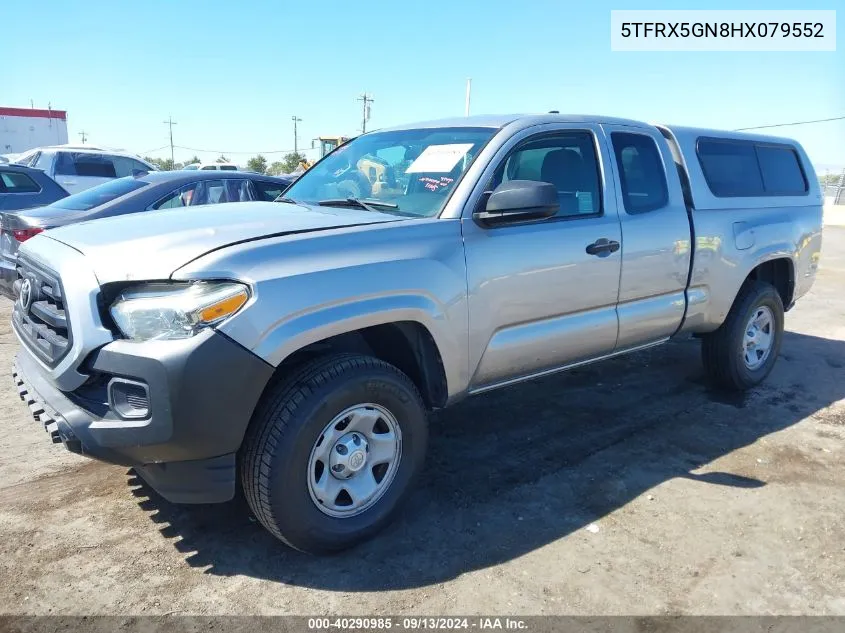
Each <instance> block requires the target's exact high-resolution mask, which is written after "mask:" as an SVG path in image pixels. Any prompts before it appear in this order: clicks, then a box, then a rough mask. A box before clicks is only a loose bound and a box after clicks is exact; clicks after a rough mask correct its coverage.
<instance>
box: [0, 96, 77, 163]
mask: <svg viewBox="0 0 845 633" xmlns="http://www.w3.org/2000/svg"><path fill="white" fill-rule="evenodd" d="M66 143H67V112H65V111H64V110H52V109H49V110H36V109H35V108H4V107H2V106H0V154H19V153H21V152H25V151H26V150H28V149H32V148H33V147H43V146H46V145H64V144H66Z"/></svg>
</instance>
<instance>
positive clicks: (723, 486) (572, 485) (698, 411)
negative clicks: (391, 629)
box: [0, 227, 845, 615]
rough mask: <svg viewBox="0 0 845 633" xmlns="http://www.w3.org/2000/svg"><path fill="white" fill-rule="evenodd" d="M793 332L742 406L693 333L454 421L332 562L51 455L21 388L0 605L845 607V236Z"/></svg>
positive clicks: (614, 609)
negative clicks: (399, 495) (373, 531)
mask: <svg viewBox="0 0 845 633" xmlns="http://www.w3.org/2000/svg"><path fill="white" fill-rule="evenodd" d="M9 309H10V304H9V302H7V301H5V300H3V303H2V305H0V322H2V325H0V356H2V363H4V364H5V366H6V367H8V368H10V366H11V359H12V356H13V355H14V353H15V350H16V346H17V344H16V342H15V340H14V336H13V335H12V333H11V332H10V329H9V327H8V325H7V323H8V317H9ZM787 330H788V332H787V334H786V337H785V341H784V345H783V349H782V353H781V358H780V360H779V362H778V364H777V366H776V368H775V370H774V372H773V373H772V375H771V376H770V378H769V379H768V381H767V382H766V383H765V384H764V385H763V386H761V387H759V388H758V389H756V390H754V391H753V392H751V393H750V394H747V395H746V396H743V397H727V396H725V395H724V394H720V393H717V392H712V391H710V390H709V389H708V387H707V386H706V384H705V383H704V381H703V375H702V369H701V363H700V361H699V346H698V343H697V341H695V340H693V339H684V340H679V341H676V342H673V343H671V344H669V345H666V346H664V347H662V348H658V349H655V350H651V351H648V352H643V353H640V354H637V355H634V356H631V357H628V358H621V359H617V360H613V361H609V362H606V363H604V364H600V365H594V366H591V367H586V368H581V369H578V370H575V371H572V372H570V373H567V374H564V375H559V376H556V377H551V378H548V379H544V380H541V381H538V382H535V383H532V384H525V385H521V386H518V387H513V388H511V389H509V390H502V391H499V392H496V393H492V394H489V395H485V396H479V397H476V398H472V399H469V400H467V401H466V402H464V403H462V404H461V405H459V406H457V407H456V408H454V409H451V410H449V411H446V412H442V413H440V414H438V415H436V416H435V417H434V419H432V422H431V424H432V441H431V445H430V450H429V459H428V463H427V467H426V472H425V478H424V481H423V483H422V486H421V487H420V489H418V491H417V492H416V493H415V494H414V495H413V496H412V497H411V499H410V501H409V503H408V506H407V509H406V511H405V512H404V513H403V515H402V517H401V518H400V520H399V521H398V522H397V523H395V524H394V525H393V526H392V527H391V528H389V529H388V530H387V531H386V532H385V533H383V534H382V535H381V536H380V537H379V538H378V539H376V540H375V541H373V542H371V543H369V544H366V545H364V546H362V547H359V548H357V549H355V550H353V551H351V552H347V553H344V554H341V555H338V556H334V557H330V558H315V557H310V556H306V555H303V554H299V553H296V552H293V551H291V550H289V549H286V548H285V547H284V546H282V545H281V544H280V543H277V542H276V541H274V540H273V538H272V537H270V536H269V535H268V534H267V533H265V532H264V531H263V530H262V529H261V527H260V526H259V525H258V524H257V523H255V522H254V521H253V520H252V519H251V518H250V516H249V513H248V511H247V509H246V507H245V505H244V504H243V502H239V501H235V502H232V503H229V504H225V505H220V506H193V507H191V506H182V507H180V506H174V505H171V504H169V503H167V502H166V501H164V500H162V499H161V498H159V497H157V496H156V495H155V494H154V493H153V492H152V491H150V490H149V489H148V488H146V487H145V486H143V485H142V484H141V483H140V482H139V481H138V480H137V479H136V478H135V477H133V476H132V474H131V473H129V472H127V470H126V469H125V468H121V467H115V466H109V465H105V464H101V463H97V462H93V461H89V460H87V459H84V458H81V457H77V456H75V455H72V454H70V453H68V452H66V451H65V450H64V449H63V448H62V447H61V446H56V445H53V444H51V443H50V442H49V438H48V436H47V435H46V434H45V433H44V431H43V430H42V429H41V427H40V426H39V425H38V424H36V423H35V422H33V420H32V418H31V417H30V415H29V413H28V411H27V409H26V408H25V407H24V405H23V404H22V403H21V402H20V401H19V400H18V397H17V394H16V392H15V389H14V387H13V384H12V381H11V377H9V378H8V379H7V381H6V383H5V386H3V387H2V388H0V428H2V430H3V433H2V434H0V613H7V614H25V613H27V614H47V613H52V614H59V613H60V614H95V613H96V614H121V615H125V614H153V613H155V614H162V613H173V614H177V613H178V614H182V613H191V614H201V615H211V614H252V613H261V614H315V615H316V614H340V615H364V614H393V615H402V614H417V615H418V614H466V615H470V614H514V615H527V614H561V613H565V614H573V615H575V614H585V615H592V614H643V615H645V614H681V613H684V614H845V537H844V536H843V535H845V518H843V510H845V228H835V227H834V228H828V229H826V231H825V244H824V250H823V254H822V270H821V272H820V275H819V278H818V280H817V282H816V285H815V288H814V289H813V291H812V293H811V294H810V295H808V296H807V297H805V298H804V299H803V301H801V302H800V303H799V304H798V306H797V307H796V308H795V309H794V310H793V311H791V312H790V313H789V314H788V316H787ZM2 384H3V383H0V385H2Z"/></svg>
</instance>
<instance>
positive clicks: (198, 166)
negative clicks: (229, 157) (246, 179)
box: [182, 163, 240, 171]
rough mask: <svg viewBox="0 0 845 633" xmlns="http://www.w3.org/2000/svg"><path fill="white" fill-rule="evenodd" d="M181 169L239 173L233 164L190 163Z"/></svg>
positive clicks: (238, 168) (238, 169)
mask: <svg viewBox="0 0 845 633" xmlns="http://www.w3.org/2000/svg"><path fill="white" fill-rule="evenodd" d="M182 169H200V170H203V171H207V170H223V171H240V167H238V166H237V165H236V164H235V163H191V164H190V165H185V166H184V167H183V168H182Z"/></svg>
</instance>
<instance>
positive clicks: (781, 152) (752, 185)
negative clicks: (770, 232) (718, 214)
mask: <svg viewBox="0 0 845 633" xmlns="http://www.w3.org/2000/svg"><path fill="white" fill-rule="evenodd" d="M698 161H699V163H700V164H701V170H702V171H703V172H704V179H705V180H706V181H707V186H708V187H710V191H712V192H713V195H714V196H719V197H725V198H732V197H747V196H801V195H804V194H806V193H807V191H808V188H807V181H806V178H805V177H804V172H803V170H802V169H801V164H800V163H799V161H798V154H797V153H796V152H795V149H794V148H792V147H790V146H788V145H775V144H770V143H758V142H755V141H738V140H732V139H718V138H700V139H698Z"/></svg>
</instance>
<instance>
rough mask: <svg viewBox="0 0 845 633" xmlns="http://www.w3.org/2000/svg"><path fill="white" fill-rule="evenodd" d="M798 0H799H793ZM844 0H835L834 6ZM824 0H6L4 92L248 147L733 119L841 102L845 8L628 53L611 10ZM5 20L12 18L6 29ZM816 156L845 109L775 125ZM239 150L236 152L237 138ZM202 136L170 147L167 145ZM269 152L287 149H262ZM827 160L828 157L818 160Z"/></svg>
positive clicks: (118, 136)
mask: <svg viewBox="0 0 845 633" xmlns="http://www.w3.org/2000/svg"><path fill="white" fill-rule="evenodd" d="M797 5H801V6H797ZM837 5H838V6H837ZM645 8H647V9H660V8H665V9H669V8H673V9H678V8H688V9H693V8H707V9H714V8H725V9H795V8H801V9H835V8H842V5H841V4H840V3H839V2H834V1H827V2H801V3H795V2H782V1H780V0H772V1H769V2H765V3H763V2H745V3H740V4H737V2H735V1H734V2H719V1H716V2H714V1H711V0H708V1H707V2H703V1H702V2H700V3H699V4H692V3H689V2H684V1H680V2H659V1H654V0H652V1H650V2H648V3H644V2H630V1H624V0H616V1H614V2H606V1H604V0H590V1H589V2H575V1H567V0H557V1H555V0H519V1H517V2H514V1H511V2H502V1H500V0H486V1H481V0H463V1H461V0H450V1H441V0H425V1H423V2H407V3H399V2H384V1H382V0H367V1H364V2H360V1H359V2H340V1H334V0H311V1H309V2H298V3H294V2H287V1H284V2H283V1H276V2H271V1H266V2H262V1H259V0H238V1H237V2H235V1H233V0H227V1H225V2H224V1H216V0H212V1H206V2H200V1H199V0H180V1H175V0H174V1H170V2H166V1H160V0H145V1H144V2H140V3H128V2H113V1H108V2H106V1H100V0H85V1H82V0H77V1H70V0H68V1H62V0H40V1H39V2H36V3H33V2H9V1H7V2H5V3H4V4H3V11H2V22H3V24H4V27H3V40H4V42H3V43H4V49H5V50H6V51H11V52H14V55H13V56H12V57H10V58H8V59H7V62H8V63H6V64H4V69H3V74H2V77H1V78H0V105H4V106H18V107H22V106H28V105H29V104H30V100H33V101H34V102H35V106H36V107H46V106H47V103H48V102H50V103H51V104H52V107H53V108H56V109H64V110H67V111H68V128H69V132H70V137H71V140H72V141H74V142H78V140H79V137H78V132H79V131H80V130H85V131H86V132H87V133H88V135H89V142H91V143H99V144H104V145H108V146H113V147H123V148H126V149H129V150H132V151H136V152H139V153H150V154H151V155H153V156H162V157H166V156H169V153H170V150H169V148H168V149H166V150H164V149H161V150H157V151H155V152H147V150H151V149H153V148H159V147H162V146H165V145H167V143H168V135H167V126H166V125H164V124H163V123H162V121H164V120H165V119H167V117H168V115H171V114H172V116H173V120H174V121H177V122H178V125H176V126H174V128H173V129H174V142H175V144H176V145H182V146H186V147H192V148H200V149H209V150H225V151H227V152H230V154H229V157H230V158H232V159H235V160H237V161H239V162H242V163H245V162H246V160H247V158H248V157H249V156H250V155H251V154H253V153H255V152H257V151H264V152H267V151H268V150H289V149H290V148H292V147H293V125H292V121H291V116H292V115H294V114H295V115H298V116H299V117H300V118H302V119H303V121H302V123H300V124H299V139H300V140H299V143H300V146H301V147H302V146H305V147H309V146H310V142H311V139H312V138H314V137H316V136H319V135H321V134H323V135H327V134H347V135H353V134H355V133H356V131H358V130H359V129H360V126H361V121H360V115H361V107H360V106H361V104H360V103H359V102H358V101H356V98H357V97H358V95H360V93H361V92H363V91H367V92H369V93H371V94H372V95H373V96H374V98H375V102H374V103H373V106H372V119H371V121H370V123H369V127H370V128H378V127H383V126H388V125H392V124H397V123H403V122H408V121H414V120H424V119H430V118H439V117H444V116H455V115H462V114H463V110H464V90H465V82H466V78H467V77H472V79H473V92H472V112H473V113H474V114H482V113H502V112H536V111H539V112H543V111H547V110H552V109H554V110H560V111H561V112H571V113H578V114H608V115H614V116H624V117H629V118H635V119H643V120H647V121H653V122H662V123H678V124H687V125H699V126H708V127H716V128H729V129H731V128H739V127H748V126H754V125H766V124H771V123H784V122H791V121H801V120H808V119H823V118H829V117H835V116H842V115H845V37H843V31H845V28H843V26H842V23H843V22H845V11H840V12H839V14H838V15H837V17H838V18H839V20H838V25H837V27H838V28H837V31H838V32H837V39H838V41H839V45H838V49H839V50H838V51H837V52H815V53H813V52H807V53H630V52H629V53H622V52H611V50H610V11H611V9H645ZM10 26H11V28H9V27H10ZM772 133H775V134H781V135H784V136H793V137H795V138H797V139H798V140H799V141H800V142H801V143H802V144H804V146H805V148H806V149H807V151H808V153H809V154H810V156H811V158H812V159H813V160H814V162H815V163H817V165H820V166H828V165H831V166H832V165H837V166H838V165H841V166H845V121H838V122H832V123H820V124H816V125H806V126H795V127H788V128H780V129H776V130H772ZM233 152H247V153H246V154H235V153H233ZM194 153H197V154H198V155H199V156H200V157H201V158H207V159H211V158H213V157H215V156H216V154H212V153H205V154H204V153H201V152H193V151H191V150H183V149H177V150H176V159H177V160H180V159H183V160H184V159H186V158H188V157H189V156H191V155H192V154H194ZM266 156H267V157H268V159H270V160H274V159H277V158H280V157H281V154H266ZM820 171H823V170H820Z"/></svg>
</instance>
